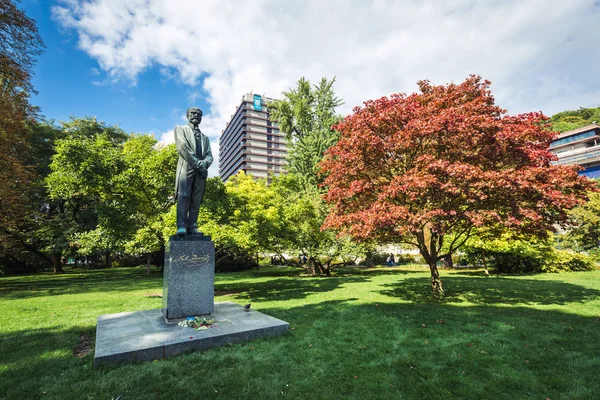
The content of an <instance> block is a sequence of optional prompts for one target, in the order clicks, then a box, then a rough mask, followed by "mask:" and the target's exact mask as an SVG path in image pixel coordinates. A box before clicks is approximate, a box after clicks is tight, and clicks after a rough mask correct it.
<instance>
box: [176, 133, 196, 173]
mask: <svg viewBox="0 0 600 400" xmlns="http://www.w3.org/2000/svg"><path fill="white" fill-rule="evenodd" d="M175 147H176V148H177V153H179V155H180V156H181V157H183V159H184V160H185V161H186V162H187V163H188V164H189V165H191V166H192V167H193V168H194V169H198V167H199V166H200V164H201V162H202V161H201V160H200V159H199V158H198V156H197V155H196V152H195V151H194V149H192V146H191V145H190V143H189V142H188V141H187V140H186V139H185V133H184V131H183V129H182V128H180V127H175Z"/></svg>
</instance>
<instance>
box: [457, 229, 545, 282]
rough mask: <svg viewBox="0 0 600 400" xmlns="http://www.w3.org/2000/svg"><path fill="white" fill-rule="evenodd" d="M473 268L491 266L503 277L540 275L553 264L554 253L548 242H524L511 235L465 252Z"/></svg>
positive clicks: (471, 246) (479, 242)
mask: <svg viewBox="0 0 600 400" xmlns="http://www.w3.org/2000/svg"><path fill="white" fill-rule="evenodd" d="M463 251H464V253H465V254H464V257H465V259H466V261H467V262H468V263H469V264H471V265H478V264H484V263H485V264H487V265H489V266H490V267H492V268H494V269H495V270H496V271H498V272H501V273H509V274H520V273H527V272H537V271H541V270H542V266H544V265H546V264H547V263H549V262H551V261H552V260H553V255H554V249H553V248H552V246H551V245H550V243H549V242H548V241H547V240H531V241H527V240H521V239H516V238H511V237H510V236H508V235H505V236H502V237H501V238H499V239H494V240H489V241H484V240H474V241H472V242H470V243H468V244H467V245H465V247H464V249H463Z"/></svg>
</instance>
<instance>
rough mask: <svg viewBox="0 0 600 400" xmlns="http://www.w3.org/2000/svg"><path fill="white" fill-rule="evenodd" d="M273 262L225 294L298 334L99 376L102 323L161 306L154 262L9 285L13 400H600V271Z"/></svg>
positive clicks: (0, 317)
mask: <svg viewBox="0 0 600 400" xmlns="http://www.w3.org/2000/svg"><path fill="white" fill-rule="evenodd" d="M442 280H443V283H444V286H445V288H446V291H447V295H446V296H445V298H444V299H442V300H436V299H433V298H432V297H431V296H430V295H429V276H428V272H427V271H426V270H425V269H419V268H405V269H403V268H392V269H367V270H363V269H356V270H352V271H351V270H344V271H340V272H338V273H337V274H336V276H333V277H331V278H317V277H306V276H301V275H300V271H298V270H295V269H288V268H263V269H261V270H259V271H256V270H253V271H248V272H243V273H235V274H219V275H217V276H216V282H215V289H216V293H217V295H218V296H217V297H216V301H234V302H237V303H240V304H244V303H246V302H248V301H251V302H252V307H253V309H256V310H259V311H262V312H265V313H267V314H269V315H272V316H274V317H277V318H280V319H283V320H285V321H288V322H289V323H290V326H291V327H292V329H291V330H290V331H289V333H287V334H286V335H284V336H280V337H276V338H269V339H263V340H257V341H254V342H248V343H244V344H237V345H231V346H226V347H222V348H218V349H212V350H208V351H203V352H196V353H189V354H185V355H182V356H179V357H175V358H172V359H168V360H161V361H156V362H152V363H139V364H125V365H119V366H113V367H104V368H101V369H93V368H92V361H93V350H92V351H91V352H89V353H88V354H87V355H84V356H83V357H81V358H79V357H77V356H76V355H81V354H85V353H86V349H87V347H89V346H86V343H85V342H86V338H90V339H91V343H92V344H93V342H94V340H93V339H94V334H95V323H96V317H97V316H98V315H101V314H107V313H117V312H122V311H134V310H143V309H152V308H159V307H160V305H161V299H160V298H159V297H158V296H157V295H158V294H160V293H161V290H162V289H161V288H162V277H161V275H160V273H158V272H156V271H155V272H153V274H152V275H150V276H146V275H145V269H142V268H140V269H112V270H96V271H82V270H68V271H67V273H66V274H62V275H52V274H39V275H27V276H16V277H1V278H0V398H7V399H37V398H42V399H113V398H116V397H117V396H119V395H121V396H122V397H121V398H122V399H123V400H127V399H171V398H173V399H179V398H192V399H196V398H202V399H204V398H206V399H212V398H214V399H275V398H278V399H280V398H291V399H306V398H311V399H338V398H349V399H413V398H414V399H449V398H460V399H483V398H494V399H511V400H514V399H546V398H549V399H552V400H557V399H597V398H598V397H599V395H598V393H600V379H598V373H599V372H600V343H599V339H600V271H593V272H578V273H564V274H560V275H557V274H553V275H529V276H519V277H516V276H515V277H512V276H511V277H509V276H492V277H484V276H482V274H481V273H480V272H478V271H443V272H442Z"/></svg>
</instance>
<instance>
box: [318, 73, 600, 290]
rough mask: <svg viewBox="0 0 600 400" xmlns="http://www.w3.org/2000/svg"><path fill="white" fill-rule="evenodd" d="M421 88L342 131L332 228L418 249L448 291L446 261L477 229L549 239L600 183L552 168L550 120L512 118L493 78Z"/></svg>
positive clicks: (331, 181) (335, 154)
mask: <svg viewBox="0 0 600 400" xmlns="http://www.w3.org/2000/svg"><path fill="white" fill-rule="evenodd" d="M418 84H419V88H420V93H413V94H412V95H409V96H407V95H405V94H395V95H392V96H391V98H387V97H383V98H381V99H379V100H370V101H366V102H365V103H364V107H362V108H356V109H355V110H354V113H353V114H352V115H350V116H348V117H346V118H345V119H344V121H342V122H340V123H339V124H338V125H337V126H336V128H337V129H338V130H339V131H340V133H341V138H340V140H339V142H338V143H337V144H336V145H334V146H333V147H332V148H331V149H330V150H329V152H328V154H327V156H326V158H325V160H324V161H323V162H322V171H323V172H324V173H325V174H326V176H327V177H326V179H325V184H326V185H327V186H328V192H327V194H326V196H325V198H326V200H327V201H328V202H329V203H330V204H331V206H332V207H331V208H330V213H329V215H328V217H327V219H326V221H325V224H324V228H335V229H340V230H341V232H342V233H347V234H350V235H352V236H353V237H355V238H359V239H366V238H372V237H376V238H378V239H379V240H381V241H396V242H406V243H411V244H413V245H414V246H416V247H418V248H419V250H420V253H421V255H422V256H423V257H424V259H425V261H426V262H427V264H428V265H429V268H430V271H431V285H432V289H433V291H434V293H438V294H441V293H443V288H442V282H441V280H440V276H439V272H438V270H437V262H438V261H439V260H441V259H443V258H444V257H447V255H448V254H452V253H453V252H455V251H456V250H457V249H458V248H460V247H461V245H462V244H464V242H465V241H466V240H467V239H468V237H469V236H470V235H471V233H472V232H473V228H474V227H491V228H496V227H497V228H498V229H508V230H511V231H514V232H518V233H521V234H527V235H533V236H543V235H546V232H547V231H548V230H552V229H553V224H555V223H565V222H566V220H567V209H570V208H572V207H574V206H576V205H577V204H580V203H581V202H582V201H583V199H585V196H586V194H585V192H586V190H590V189H591V186H592V184H591V183H590V181H588V180H587V178H584V177H580V176H578V175H577V168H576V167H558V166H551V165H550V160H552V158H553V156H552V154H551V153H550V152H549V151H548V145H549V143H550V141H551V140H552V139H553V137H554V134H553V133H552V132H550V131H549V130H547V129H546V127H545V125H544V122H545V121H546V118H545V117H544V116H543V115H542V114H541V113H527V114H521V115H517V116H509V115H506V114H505V111H504V110H503V109H501V108H500V107H498V106H496V105H495V104H494V97H493V96H492V94H491V92H490V90H489V85H490V82H489V81H482V79H481V78H480V77H479V76H475V75H472V76H470V77H469V78H467V79H466V80H465V81H464V82H463V83H461V84H448V85H443V86H433V85H432V84H430V83H429V82H428V81H420V82H419V83H418ZM449 239H450V240H449ZM442 249H446V250H445V251H442Z"/></svg>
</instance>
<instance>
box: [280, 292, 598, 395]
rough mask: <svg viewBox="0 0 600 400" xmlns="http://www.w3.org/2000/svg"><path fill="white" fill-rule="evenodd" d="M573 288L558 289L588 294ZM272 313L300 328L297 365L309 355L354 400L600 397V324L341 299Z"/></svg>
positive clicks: (541, 313)
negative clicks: (339, 379) (598, 375)
mask: <svg viewBox="0 0 600 400" xmlns="http://www.w3.org/2000/svg"><path fill="white" fill-rule="evenodd" d="M570 286H572V285H566V284H559V285H557V287H556V288H557V289H563V290H566V291H568V292H570V293H571V295H572V298H571V299H570V300H569V301H583V300H584V299H586V298H587V296H588V295H589V293H586V292H578V291H575V292H573V290H574V289H573V288H572V287H570ZM595 294H596V293H592V295H595ZM510 297H511V299H512V300H515V301H516V300H517V298H516V297H517V296H514V295H510ZM527 300H529V299H527ZM553 301H554V302H555V303H556V302H560V301H563V299H562V298H556V297H554V299H553ZM269 312H270V313H271V314H272V315H274V316H276V317H278V318H281V319H284V320H286V321H288V322H289V323H290V326H292V327H294V331H293V332H292V333H291V334H292V336H293V340H294V343H290V344H289V346H290V350H289V351H288V353H289V354H294V355H295V356H296V358H297V359H302V358H300V357H299V356H298V355H297V354H295V353H302V354H303V357H305V358H304V360H305V361H304V364H303V365H304V367H305V368H309V369H311V370H313V371H335V372H334V373H332V375H333V376H334V377H339V376H341V377H343V378H342V381H343V385H342V386H344V390H347V393H345V394H348V395H350V394H352V396H353V398H415V399H417V398H427V399H447V398H465V399H482V398H489V397H490V396H491V395H493V396H491V397H495V398H499V399H501V398H505V399H510V398H563V397H564V398H582V399H583V398H595V397H594V396H595V395H596V394H597V391H598V390H600V381H599V380H597V379H596V377H595V374H596V372H595V371H597V368H599V367H600V358H599V356H600V353H599V351H598V348H597V340H590V339H591V338H598V329H600V317H585V316H581V315H577V314H571V313H566V312H561V311H554V310H552V311H550V310H539V309H534V308H530V307H501V306H500V307H495V306H490V305H480V306H469V307H464V306H459V305H452V304H439V303H420V304H414V303H412V304H411V303H378V304H360V303H358V304H357V303H356V302H338V301H332V302H321V303H318V304H309V305H305V306H300V307H294V308H289V309H286V308H273V309H271V310H270V311H269ZM357 376H358V380H356V377H357ZM353 377H354V378H355V379H353ZM315 379H318V377H315ZM330 389H331V387H326V388H323V390H330ZM321 396H323V398H328V397H329V398H335V397H336V396H338V397H339V393H337V394H336V393H328V392H322V393H321Z"/></svg>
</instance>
